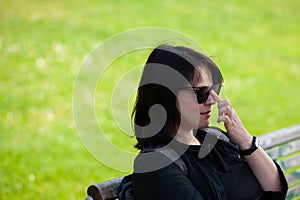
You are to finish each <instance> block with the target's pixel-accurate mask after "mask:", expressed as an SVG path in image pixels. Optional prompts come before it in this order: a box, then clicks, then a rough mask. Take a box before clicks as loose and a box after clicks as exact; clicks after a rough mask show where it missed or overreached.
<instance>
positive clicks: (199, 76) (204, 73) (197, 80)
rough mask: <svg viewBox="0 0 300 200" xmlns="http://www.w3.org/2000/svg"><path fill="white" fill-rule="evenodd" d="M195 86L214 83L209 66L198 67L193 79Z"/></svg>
mask: <svg viewBox="0 0 300 200" xmlns="http://www.w3.org/2000/svg"><path fill="white" fill-rule="evenodd" d="M191 84H192V85H194V86H211V85H213V81H212V75H211V72H210V70H209V69H208V68H207V67H197V68H196V69H195V72H194V79H193V80H192V83H191Z"/></svg>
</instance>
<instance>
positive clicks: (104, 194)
mask: <svg viewBox="0 0 300 200" xmlns="http://www.w3.org/2000/svg"><path fill="white" fill-rule="evenodd" d="M122 179H123V177H119V178H115V179H111V180H108V181H105V182H101V183H97V184H94V185H91V186H89V187H88V190H87V193H88V195H89V196H91V197H92V198H93V199H94V200H106V199H116V198H117V197H118V196H117V195H118V187H119V185H120V183H121V181H122Z"/></svg>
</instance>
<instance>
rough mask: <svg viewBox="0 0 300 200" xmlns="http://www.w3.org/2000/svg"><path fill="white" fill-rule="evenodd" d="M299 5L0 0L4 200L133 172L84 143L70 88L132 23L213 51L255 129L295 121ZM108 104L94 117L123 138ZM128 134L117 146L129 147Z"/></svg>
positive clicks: (57, 194) (229, 91)
mask: <svg viewBox="0 0 300 200" xmlns="http://www.w3.org/2000/svg"><path fill="white" fill-rule="evenodd" d="M299 10H300V4H299V2H298V1H296V0H285V1H283V0H266V1H259V0H252V1H239V0H228V1H226V3H225V1H221V0H215V1H204V0H199V1H194V0H187V1H184V3H183V2H178V1H175V0H174V1H172V0H166V1H160V0H152V1H135V0H131V1H129V0H118V1H108V0H107V1H106V0H99V1H96V0H92V1H83V0H72V1H69V0H64V1H58V0H53V1H44V0H28V1H18V0H10V1H5V0H0V56H1V57H0V120H1V121H0V122H1V123H0V148H1V150H0V158H1V161H0V199H33V198H35V199H83V198H84V197H85V196H86V189H87V187H88V186H89V185H90V184H93V183H96V182H100V181H104V180H106V179H110V178H113V177H117V176H121V175H124V174H126V173H128V172H122V171H118V170H116V169H113V168H111V167H109V166H106V165H105V164H103V163H101V162H99V161H98V160H97V159H96V158H95V157H94V156H93V155H91V154H90V153H89V151H88V150H87V149H86V148H85V145H84V144H83V142H82V141H81V139H80V137H79V135H78V133H77V130H76V125H75V122H74V119H73V113H72V112H73V111H72V93H73V85H74V82H75V80H76V76H77V73H78V72H79V70H80V67H81V65H82V63H83V61H84V59H85V57H86V56H87V55H88V54H89V53H90V52H91V51H92V50H93V49H94V48H95V47H96V46H97V45H98V44H100V43H101V42H103V41H104V40H106V39H107V38H109V37H111V36H113V35H115V34H118V33H120V32H123V31H126V30H130V29H133V28H142V27H161V28H168V29H173V30H176V31H178V32H180V33H183V34H186V35H188V36H190V37H191V38H193V39H194V40H195V41H197V42H198V43H199V44H201V45H202V46H203V48H205V50H206V51H207V52H208V53H209V54H210V55H212V56H214V57H216V58H217V59H216V60H215V61H216V62H217V64H218V65H219V67H220V68H221V70H222V73H223V75H224V77H225V88H226V97H227V98H228V99H230V101H231V102H232V104H233V106H234V107H235V109H236V110H237V112H238V113H239V115H240V117H241V119H242V121H243V122H244V124H245V126H246V127H247V128H248V130H249V131H250V132H251V133H252V134H254V135H261V134H264V133H267V132H271V131H275V130H277V129H280V128H284V127H286V126H290V125H294V124H297V123H299V122H300V117H299V114H298V111H299V107H300V88H299V77H300V57H299V56H300V48H299V45H300V37H299V35H300V26H299V24H300V15H299ZM137 59H138V61H137V62H140V61H142V62H144V61H145V58H144V57H142V58H137ZM122 65H126V66H127V67H129V68H130V66H128V63H122ZM112 73H113V72H112ZM107 84H109V83H107ZM105 88H106V87H105V85H104V86H103V90H104V91H105ZM107 90H109V87H107ZM107 93H109V91H107ZM103 95H104V97H102V98H103V102H105V92H104V93H103ZM103 105H104V106H103V107H101V108H99V109H100V111H99V113H98V114H97V115H98V116H99V117H101V119H103V121H104V122H105V126H106V129H107V130H110V132H109V134H111V135H110V137H111V138H116V137H117V138H118V134H119V133H118V129H117V128H116V127H115V125H114V122H113V118H111V116H110V115H109V112H108V110H109V109H110V103H109V104H108V103H103ZM101 109H103V111H102V110H101ZM124 109H128V108H127V107H126V106H124ZM105 110H106V111H105ZM86 120H89V119H86ZM127 138H128V141H127V140H126V139H124V140H117V145H118V146H120V147H121V148H123V147H124V148H125V147H126V146H130V147H129V148H132V149H133V147H132V145H133V144H134V138H129V137H127ZM133 151H134V150H133ZM103 153H105V152H103ZM112 159H114V158H113V157H112ZM120 165H122V163H120Z"/></svg>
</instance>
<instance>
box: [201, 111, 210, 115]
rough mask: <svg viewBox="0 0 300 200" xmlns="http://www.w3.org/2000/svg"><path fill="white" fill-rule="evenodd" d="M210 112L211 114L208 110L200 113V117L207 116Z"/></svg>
mask: <svg viewBox="0 0 300 200" xmlns="http://www.w3.org/2000/svg"><path fill="white" fill-rule="evenodd" d="M210 112H211V111H210V110H209V111H206V112H201V113H200V115H209V114H210Z"/></svg>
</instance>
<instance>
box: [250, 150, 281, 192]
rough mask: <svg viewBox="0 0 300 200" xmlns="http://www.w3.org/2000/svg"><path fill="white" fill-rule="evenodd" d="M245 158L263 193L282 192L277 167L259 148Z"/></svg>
mask: <svg viewBox="0 0 300 200" xmlns="http://www.w3.org/2000/svg"><path fill="white" fill-rule="evenodd" d="M245 158H246V160H247V162H248V164H249V166H250V168H251V170H252V172H253V173H254V175H255V177H256V179H257V180H258V182H259V184H260V186H261V187H262V189H263V190H264V191H281V190H282V186H281V185H282V184H281V181H280V176H279V172H278V170H277V167H276V165H275V163H274V162H273V160H272V159H271V158H270V157H269V156H268V155H267V154H266V152H265V151H264V150H263V149H262V148H261V147H259V148H258V149H257V150H256V151H254V152H253V153H252V154H251V155H248V156H245Z"/></svg>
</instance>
